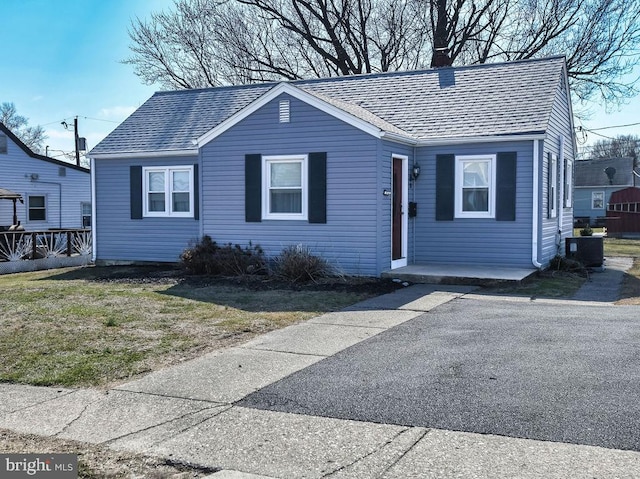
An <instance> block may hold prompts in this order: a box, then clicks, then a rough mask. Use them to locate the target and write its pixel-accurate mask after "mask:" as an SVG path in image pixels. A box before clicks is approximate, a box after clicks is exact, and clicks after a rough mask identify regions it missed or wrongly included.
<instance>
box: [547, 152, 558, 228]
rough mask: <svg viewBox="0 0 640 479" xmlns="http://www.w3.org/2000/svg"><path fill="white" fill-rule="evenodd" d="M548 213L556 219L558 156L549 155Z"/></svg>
mask: <svg viewBox="0 0 640 479" xmlns="http://www.w3.org/2000/svg"><path fill="white" fill-rule="evenodd" d="M549 175H550V180H549V200H548V201H549V202H550V203H551V205H550V208H549V211H550V216H551V218H557V217H558V155H556V154H555V153H552V154H551V157H550V161H549Z"/></svg>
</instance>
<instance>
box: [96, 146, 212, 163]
mask: <svg viewBox="0 0 640 479" xmlns="http://www.w3.org/2000/svg"><path fill="white" fill-rule="evenodd" d="M199 151H200V150H199V149H198V148H192V149H183V150H155V151H119V152H112V153H92V152H89V153H88V154H87V157H88V158H91V159H94V160H108V159H119V158H122V159H125V158H166V157H169V156H198V153H199Z"/></svg>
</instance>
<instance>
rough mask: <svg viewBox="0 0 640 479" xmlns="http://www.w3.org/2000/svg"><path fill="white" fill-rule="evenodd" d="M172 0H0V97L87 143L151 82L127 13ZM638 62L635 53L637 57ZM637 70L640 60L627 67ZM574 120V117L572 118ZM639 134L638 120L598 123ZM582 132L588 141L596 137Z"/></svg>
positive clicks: (607, 117)
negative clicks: (142, 74)
mask: <svg viewBox="0 0 640 479" xmlns="http://www.w3.org/2000/svg"><path fill="white" fill-rule="evenodd" d="M171 5H173V1H172V0H0V18H2V20H3V22H2V28H1V29H0V44H2V45H3V46H4V48H3V61H2V62H0V102H13V103H15V105H16V108H17V110H18V113H19V114H21V115H23V116H26V117H27V118H29V123H30V124H31V125H36V124H39V125H42V126H43V127H44V128H45V130H46V132H47V135H48V137H49V138H48V139H47V141H46V142H45V143H46V144H47V145H49V148H50V150H49V153H50V156H54V157H59V158H61V159H63V157H60V156H59V155H60V154H61V153H60V151H59V150H63V151H66V152H70V151H72V150H73V148H74V147H73V134H72V131H69V130H65V129H64V127H63V126H62V125H61V124H60V123H61V121H62V120H66V121H67V122H69V123H70V124H72V123H73V117H74V116H78V119H79V120H78V121H79V131H80V136H84V137H86V138H87V142H88V147H89V149H90V148H92V147H93V146H95V145H96V144H97V143H98V142H99V141H100V140H101V139H102V138H104V136H106V135H107V134H108V133H109V132H110V131H111V130H113V129H114V128H115V127H116V126H117V125H118V123H120V122H122V121H123V120H124V119H125V118H126V117H127V116H128V115H129V114H130V113H131V112H132V111H133V110H134V109H135V108H136V107H138V106H140V105H141V104H142V103H143V102H144V101H145V100H146V99H147V98H149V97H150V96H151V95H152V94H153V92H154V91H156V90H159V89H161V88H160V87H159V86H157V85H155V86H154V85H152V86H146V85H143V84H142V83H141V81H140V79H139V78H138V77H137V76H136V75H135V74H134V73H133V68H132V67H131V66H130V65H123V64H121V63H120V61H121V60H123V59H125V58H126V57H128V56H129V48H128V47H129V42H130V41H129V36H128V34H127V29H128V28H129V26H130V24H131V19H133V18H135V17H136V16H137V17H140V18H145V17H148V16H149V14H150V13H151V12H152V11H158V10H161V9H163V8H164V9H166V8H168V7H170V6H171ZM639 62H640V59H639ZM634 75H635V77H638V76H640V66H638V68H636V71H635V72H634ZM591 109H592V111H593V116H592V119H591V120H589V121H586V122H584V123H583V125H584V126H585V127H587V128H602V127H607V126H612V125H624V124H629V123H638V122H640V113H639V112H640V97H636V98H634V99H633V100H632V101H631V102H630V103H629V104H628V105H626V106H625V107H623V109H622V110H621V111H617V110H614V111H613V112H611V113H606V112H605V110H604V108H603V107H602V106H601V105H598V104H594V105H592V106H591ZM577 125H578V123H577ZM598 133H600V134H602V135H606V136H616V135H618V134H635V135H640V125H635V126H633V127H628V128H617V129H606V130H599V131H598ZM599 138H600V137H598V136H596V135H595V134H589V135H588V142H592V141H594V140H597V139H599Z"/></svg>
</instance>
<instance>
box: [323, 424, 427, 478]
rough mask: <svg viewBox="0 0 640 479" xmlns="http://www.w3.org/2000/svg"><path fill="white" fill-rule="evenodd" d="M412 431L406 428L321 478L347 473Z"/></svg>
mask: <svg viewBox="0 0 640 479" xmlns="http://www.w3.org/2000/svg"><path fill="white" fill-rule="evenodd" d="M411 429H413V428H412V427H405V428H404V429H403V430H402V431H400V432H398V433H397V434H396V435H394V436H393V437H392V438H390V439H387V440H386V441H385V442H384V443H382V444H380V445H379V446H377V447H375V448H374V449H373V450H371V451H369V452H368V453H366V454H364V455H363V456H361V457H359V458H357V459H355V460H353V461H352V462H350V463H349V464H345V465H344V466H341V467H339V468H338V469H336V470H334V471H331V472H328V473H326V474H324V475H323V476H321V477H331V476H333V475H334V474H337V473H339V472H341V471H345V470H346V469H348V468H350V467H351V466H353V465H355V464H357V463H359V462H360V461H363V460H365V459H366V458H368V457H371V456H373V455H374V454H376V453H377V452H379V451H382V450H383V449H384V448H385V447H387V446H388V445H389V444H391V443H393V441H395V440H396V439H398V438H399V437H400V436H401V435H402V434H404V433H406V432H407V431H410V430H411ZM423 437H424V435H422V436H420V438H419V439H418V441H419V440H420V439H422V438H423ZM414 445H415V443H414V444H412V445H411V447H413V446H414ZM403 456H404V454H403ZM385 471H386V469H385Z"/></svg>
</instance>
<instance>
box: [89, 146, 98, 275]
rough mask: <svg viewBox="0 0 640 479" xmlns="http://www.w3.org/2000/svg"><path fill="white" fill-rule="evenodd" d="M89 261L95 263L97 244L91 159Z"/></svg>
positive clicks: (92, 160) (93, 163)
mask: <svg viewBox="0 0 640 479" xmlns="http://www.w3.org/2000/svg"><path fill="white" fill-rule="evenodd" d="M90 167H91V261H92V262H93V263H95V262H96V256H97V254H96V249H97V246H98V243H97V241H96V229H97V223H98V222H97V221H96V160H95V159H94V158H91V165H90Z"/></svg>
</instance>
